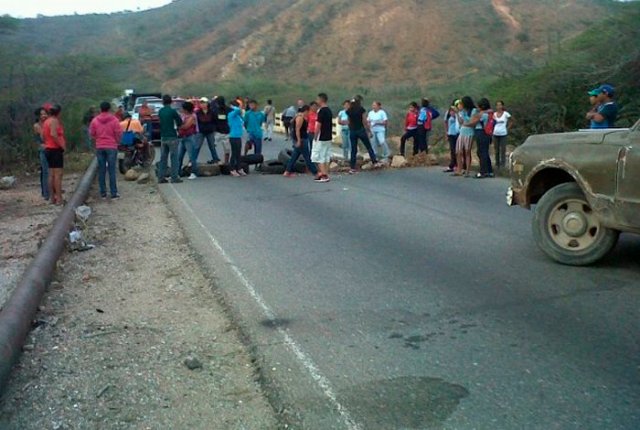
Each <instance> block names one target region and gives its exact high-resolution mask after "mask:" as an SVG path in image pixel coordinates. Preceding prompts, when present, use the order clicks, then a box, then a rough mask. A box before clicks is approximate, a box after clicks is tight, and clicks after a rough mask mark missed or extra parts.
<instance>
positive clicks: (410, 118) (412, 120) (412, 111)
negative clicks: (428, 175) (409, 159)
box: [400, 102, 418, 157]
mask: <svg viewBox="0 0 640 430" xmlns="http://www.w3.org/2000/svg"><path fill="white" fill-rule="evenodd" d="M417 137H418V103H416V102H411V103H409V110H408V111H407V116H406V118H405V120H404V134H403V135H402V137H401V138H400V155H402V156H403V157H404V149H405V144H406V143H407V140H408V139H413V152H414V154H415V153H416V149H417V145H418V140H417Z"/></svg>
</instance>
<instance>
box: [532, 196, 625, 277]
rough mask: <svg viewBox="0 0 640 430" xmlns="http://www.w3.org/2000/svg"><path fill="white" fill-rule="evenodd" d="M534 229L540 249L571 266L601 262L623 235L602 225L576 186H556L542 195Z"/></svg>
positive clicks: (559, 261)
mask: <svg viewBox="0 0 640 430" xmlns="http://www.w3.org/2000/svg"><path fill="white" fill-rule="evenodd" d="M532 228H533V237H534V240H535V242H536V244H537V245H538V247H539V248H540V249H541V250H542V251H543V252H544V253H545V254H547V255H548V256H549V257H551V258H552V259H553V260H555V261H557V262H558V263H561V264H566V265H570V266H586V265H589V264H593V263H595V262H596V261H598V260H600V259H601V258H603V257H604V256H605V255H607V254H608V253H609V252H610V251H611V250H612V249H613V247H614V246H615V245H616V243H617V242H618V237H619V235H620V232H618V231H616V230H612V229H610V228H607V227H605V226H603V225H602V223H601V222H600V220H599V219H598V218H597V216H596V214H595V213H594V212H593V210H592V209H591V206H590V205H589V202H588V201H587V199H586V198H585V196H584V193H583V192H582V190H581V189H580V187H579V186H578V184H576V183H566V184H560V185H557V186H555V187H553V188H552V189H550V190H549V191H547V192H546V193H545V194H544V195H543V196H542V198H541V199H540V201H539V202H538V204H537V206H536V208H535V211H534V216H533V222H532Z"/></svg>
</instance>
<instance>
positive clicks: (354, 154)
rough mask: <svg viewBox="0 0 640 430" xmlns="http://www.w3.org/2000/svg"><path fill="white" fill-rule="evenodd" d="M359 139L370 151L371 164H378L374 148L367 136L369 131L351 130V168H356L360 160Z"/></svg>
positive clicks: (362, 129)
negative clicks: (357, 161) (358, 159)
mask: <svg viewBox="0 0 640 430" xmlns="http://www.w3.org/2000/svg"><path fill="white" fill-rule="evenodd" d="M358 139H360V140H361V141H362V144H363V145H364V147H365V148H367V151H369V157H371V162H372V163H377V162H378V159H377V158H376V153H375V152H373V148H372V147H371V141H370V140H369V136H368V135H367V130H365V129H364V128H361V129H360V130H349V140H350V141H351V163H350V165H351V168H352V169H355V168H356V160H357V158H358Z"/></svg>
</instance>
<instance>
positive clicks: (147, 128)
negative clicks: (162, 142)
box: [142, 121, 153, 144]
mask: <svg viewBox="0 0 640 430" xmlns="http://www.w3.org/2000/svg"><path fill="white" fill-rule="evenodd" d="M142 127H143V128H144V133H145V136H147V142H149V144H151V141H152V140H153V124H152V123H151V121H149V122H145V123H143V124H142Z"/></svg>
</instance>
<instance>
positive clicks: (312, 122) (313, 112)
mask: <svg viewBox="0 0 640 430" xmlns="http://www.w3.org/2000/svg"><path fill="white" fill-rule="evenodd" d="M317 120H318V103H316V102H311V104H310V105H309V117H308V118H307V122H308V125H307V133H308V134H309V137H308V139H309V152H311V149H312V148H313V137H314V136H315V135H316V122H317Z"/></svg>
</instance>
